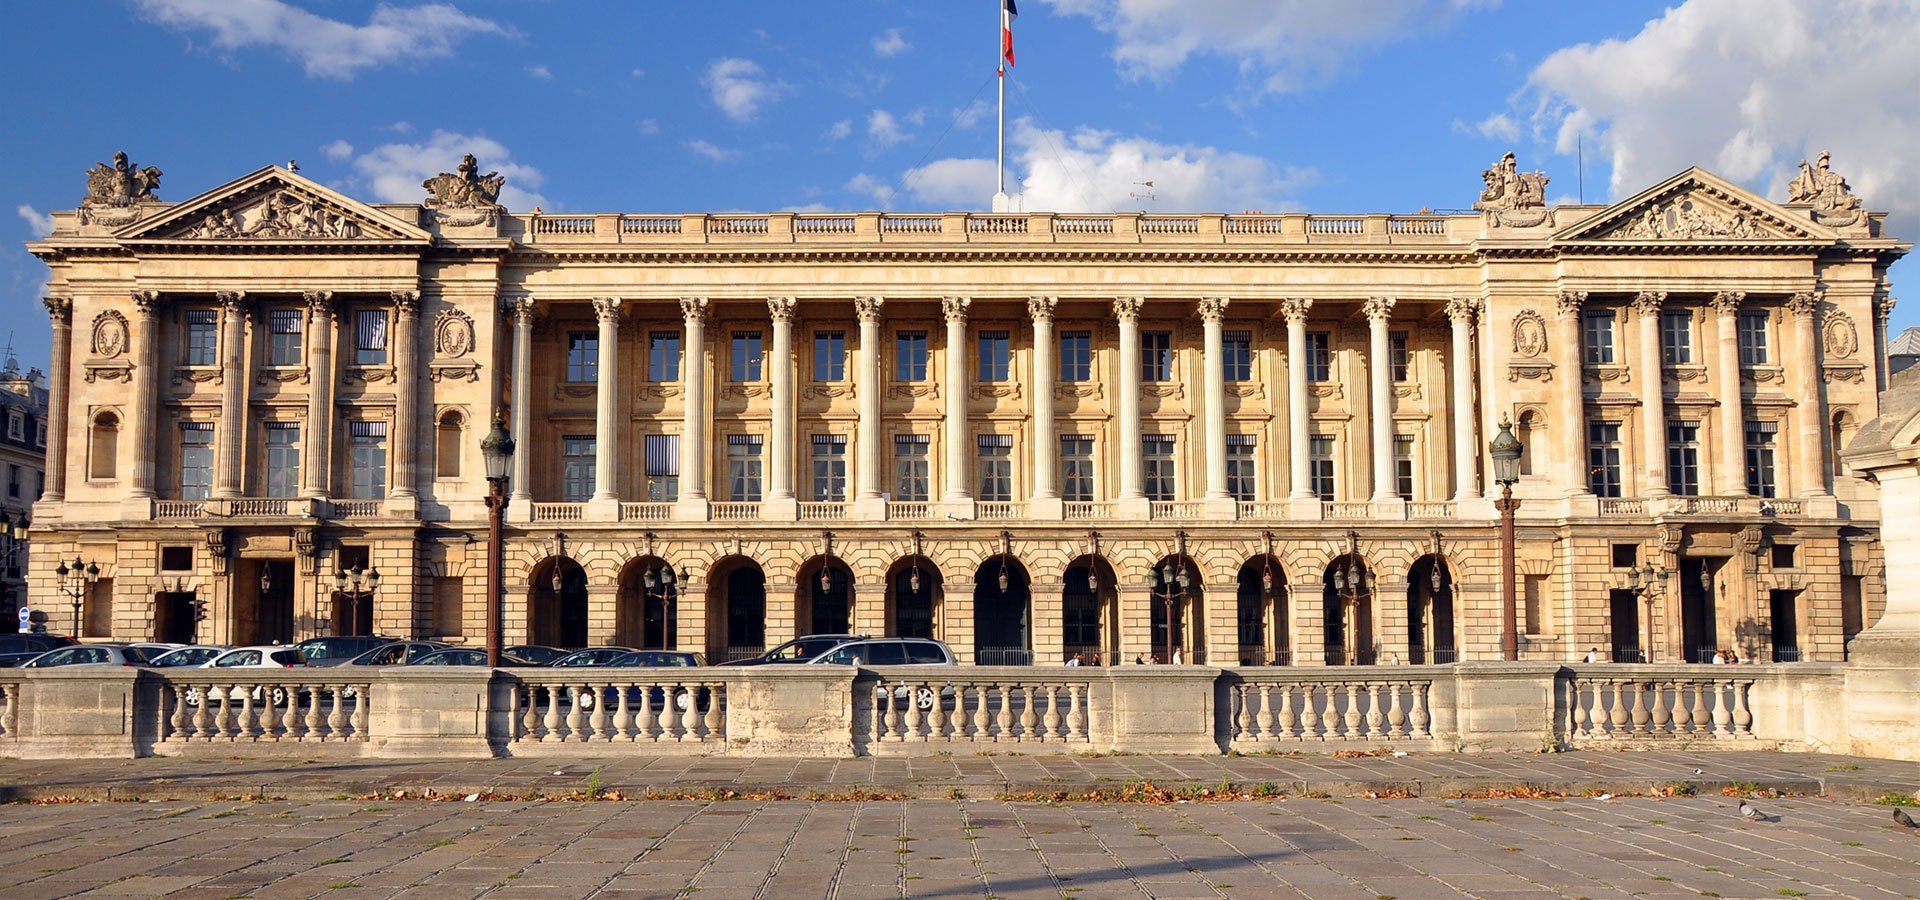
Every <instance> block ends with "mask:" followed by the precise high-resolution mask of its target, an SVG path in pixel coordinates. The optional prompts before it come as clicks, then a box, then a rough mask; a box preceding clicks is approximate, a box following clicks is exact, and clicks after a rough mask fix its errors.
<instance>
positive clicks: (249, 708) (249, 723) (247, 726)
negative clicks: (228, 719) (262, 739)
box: [233, 687, 266, 739]
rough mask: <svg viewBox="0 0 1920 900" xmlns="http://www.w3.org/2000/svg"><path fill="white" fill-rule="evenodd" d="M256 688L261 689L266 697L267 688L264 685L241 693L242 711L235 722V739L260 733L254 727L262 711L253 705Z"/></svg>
mask: <svg viewBox="0 0 1920 900" xmlns="http://www.w3.org/2000/svg"><path fill="white" fill-rule="evenodd" d="M254 690H258V691H260V692H261V693H262V695H263V696H262V699H263V700H264V699H265V697H264V694H265V693H266V688H264V687H256V688H254V689H252V690H247V691H245V692H244V693H242V694H241V695H240V712H239V713H238V715H237V716H236V718H235V719H234V723H233V736H234V738H235V739H241V738H252V737H255V736H257V735H258V734H259V731H258V730H257V729H256V728H255V727H254V726H255V724H256V722H255V720H256V719H257V718H258V716H259V712H260V710H259V709H258V708H257V707H255V706H254V705H253V691H254Z"/></svg>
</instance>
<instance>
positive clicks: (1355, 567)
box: [1333, 533, 1377, 666]
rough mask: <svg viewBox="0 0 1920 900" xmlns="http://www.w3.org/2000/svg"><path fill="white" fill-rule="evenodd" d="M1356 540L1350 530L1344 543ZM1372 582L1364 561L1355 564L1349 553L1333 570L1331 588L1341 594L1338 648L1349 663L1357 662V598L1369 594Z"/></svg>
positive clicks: (1371, 592) (1358, 641) (1358, 606)
mask: <svg viewBox="0 0 1920 900" xmlns="http://www.w3.org/2000/svg"><path fill="white" fill-rule="evenodd" d="M1356 543H1357V541H1356V539H1355V538H1354V537H1353V535H1352V534H1351V533H1349V535H1348V538H1347V545H1348V546H1350V547H1351V546H1354V545H1355V544H1356ZM1373 584H1374V577H1373V572H1371V571H1369V570H1368V569H1367V565H1366V563H1365V562H1364V561H1362V562H1360V563H1358V564H1355V562H1354V558H1353V557H1352V556H1351V555H1349V557H1348V559H1347V562H1346V563H1345V564H1344V565H1342V566H1341V567H1340V568H1337V569H1334V570H1333V592H1334V593H1335V594H1336V595H1338V596H1339V598H1340V622H1341V627H1340V630H1341V632H1342V633H1343V634H1344V635H1345V639H1344V640H1342V641H1341V644H1342V645H1343V646H1341V648H1340V652H1341V653H1343V654H1345V655H1346V657H1347V660H1346V663H1347V665H1349V666H1357V665H1359V664H1360V633H1359V626H1360V616H1359V615H1358V611H1359V609H1360V598H1362V597H1371V596H1372V594H1373ZM1376 649H1377V648H1376Z"/></svg>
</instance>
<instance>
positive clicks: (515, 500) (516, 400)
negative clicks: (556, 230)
mask: <svg viewBox="0 0 1920 900" xmlns="http://www.w3.org/2000/svg"><path fill="white" fill-rule="evenodd" d="M508 308H509V309H511V310H512V312H513V433H514V435H515V438H514V439H515V440H517V441H519V442H520V448H521V449H520V452H518V453H515V454H514V455H513V496H512V497H511V498H510V500H511V501H512V503H511V506H510V507H509V508H510V509H513V510H515V511H516V518H519V517H526V516H530V515H531V514H532V511H533V298H532V297H521V298H518V299H516V300H513V301H511V302H510V303H509V305H508Z"/></svg>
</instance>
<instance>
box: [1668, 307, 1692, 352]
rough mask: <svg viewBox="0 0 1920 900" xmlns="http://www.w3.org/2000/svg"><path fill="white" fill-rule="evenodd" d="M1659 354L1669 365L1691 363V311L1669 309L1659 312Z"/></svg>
mask: <svg viewBox="0 0 1920 900" xmlns="http://www.w3.org/2000/svg"><path fill="white" fill-rule="evenodd" d="M1660 356H1661V360H1662V362H1664V363H1666V364H1667V365H1669V366H1688V365H1692V364H1693V313H1690V312H1686V311H1685V310H1681V311H1673V310H1669V311H1666V312H1662V313H1661V314H1660Z"/></svg>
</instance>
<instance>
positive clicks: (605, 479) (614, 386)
mask: <svg viewBox="0 0 1920 900" xmlns="http://www.w3.org/2000/svg"><path fill="white" fill-rule="evenodd" d="M593 317H594V319H595V320H596V321H597V322H598V323H599V325H600V339H599V344H598V346H599V357H600V358H599V359H597V360H595V361H594V372H595V375H596V381H595V384H594V391H593V421H594V437H593V502H594V503H596V504H607V503H618V502H620V496H619V494H618V493H617V492H615V491H614V489H613V477H614V469H615V468H616V467H617V466H618V465H619V463H618V462H617V460H618V459H619V455H618V454H617V453H616V452H615V451H616V450H617V449H618V448H619V446H620V420H619V417H618V409H619V400H620V397H619V395H620V298H619V297H595V298H594V299H593ZM686 346H687V351H688V352H687V360H688V361H689V362H691V361H692V358H693V352H692V348H693V347H694V346H695V345H694V344H691V343H689V344H687V345H686ZM684 369H685V367H684V366H683V367H682V370H683V371H682V373H681V374H683V375H684V374H685V371H684ZM689 405H691V404H689ZM680 483H681V484H686V483H687V480H686V479H685V478H682V479H681V480H680ZM614 512H615V513H616V514H617V513H618V510H617V509H616V510H614Z"/></svg>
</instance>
